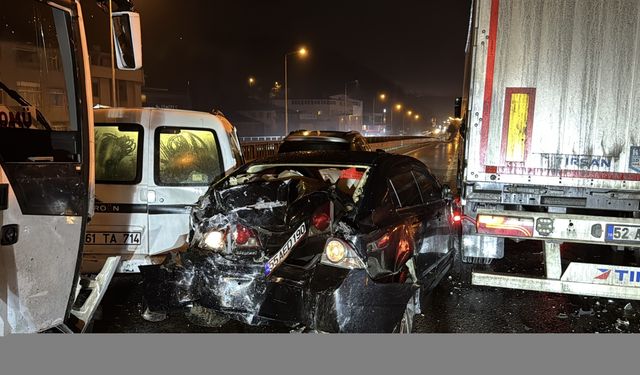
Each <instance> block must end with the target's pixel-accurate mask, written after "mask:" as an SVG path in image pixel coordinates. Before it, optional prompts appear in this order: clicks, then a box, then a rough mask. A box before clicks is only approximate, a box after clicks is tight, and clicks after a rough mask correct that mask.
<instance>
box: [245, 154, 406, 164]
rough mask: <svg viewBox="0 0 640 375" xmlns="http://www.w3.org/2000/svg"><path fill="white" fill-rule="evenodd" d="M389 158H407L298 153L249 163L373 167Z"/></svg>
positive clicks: (376, 155) (401, 156) (375, 155)
mask: <svg viewBox="0 0 640 375" xmlns="http://www.w3.org/2000/svg"><path fill="white" fill-rule="evenodd" d="M391 158H399V159H400V158H407V159H413V158H411V157H408V156H404V155H395V154H389V153H386V152H371V151H298V152H287V153H283V154H277V155H275V156H271V157H268V158H265V159H260V160H256V161H253V162H252V163H250V164H251V165H256V164H304V163H327V164H362V165H374V164H378V163H380V162H382V161H384V160H387V159H391Z"/></svg>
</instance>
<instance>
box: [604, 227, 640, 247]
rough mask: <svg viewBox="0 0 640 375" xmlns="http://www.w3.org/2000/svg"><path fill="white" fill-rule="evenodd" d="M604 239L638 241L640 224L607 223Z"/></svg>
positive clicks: (609, 240) (639, 238) (639, 239)
mask: <svg viewBox="0 0 640 375" xmlns="http://www.w3.org/2000/svg"><path fill="white" fill-rule="evenodd" d="M604 238H605V240H606V241H608V242H614V241H615V242H638V243H640V226H635V225H618V224H607V232H606V233H605V237H604Z"/></svg>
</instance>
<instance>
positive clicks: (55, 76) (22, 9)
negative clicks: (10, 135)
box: [0, 1, 78, 131]
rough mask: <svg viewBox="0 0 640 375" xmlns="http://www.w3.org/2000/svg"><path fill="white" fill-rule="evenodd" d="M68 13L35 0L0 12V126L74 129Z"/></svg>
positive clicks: (35, 128) (59, 129)
mask: <svg viewBox="0 0 640 375" xmlns="http://www.w3.org/2000/svg"><path fill="white" fill-rule="evenodd" d="M16 14H19V15H21V16H19V17H17V16H16ZM69 18H70V17H69V16H68V14H66V13H65V12H64V11H62V10H59V9H57V8H53V7H51V6H49V5H46V4H44V3H41V2H37V1H19V2H13V3H12V12H11V14H9V13H5V14H3V15H2V16H0V72H1V73H0V81H2V83H3V84H2V85H0V129H3V130H4V129H7V128H22V129H30V130H49V128H50V129H51V130H53V131H77V130H78V126H77V118H76V116H75V110H76V103H75V102H76V100H75V96H76V95H75V92H74V87H75V85H74V83H73V79H74V75H73V74H74V72H73V69H71V66H72V59H73V57H72V52H71V51H72V50H71V46H70V43H69V39H70V36H69V34H70V33H71V30H70V21H69Z"/></svg>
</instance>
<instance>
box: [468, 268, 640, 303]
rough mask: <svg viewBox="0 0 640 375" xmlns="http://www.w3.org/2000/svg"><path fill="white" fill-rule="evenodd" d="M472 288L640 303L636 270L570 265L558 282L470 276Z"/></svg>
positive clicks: (639, 272) (638, 270)
mask: <svg viewBox="0 0 640 375" xmlns="http://www.w3.org/2000/svg"><path fill="white" fill-rule="evenodd" d="M471 283H472V284H473V285H481V286H491V287H496V288H509V289H521V290H531V291H538V292H550V293H560V294H576V295H584V296H592V297H605V298H620V299H632V300H640V268H638V267H622V266H611V265H601V264H590V263H577V262H573V263H570V264H569V266H568V268H567V269H566V271H565V272H564V274H562V277H561V278H560V279H553V278H546V279H543V278H535V277H523V276H511V275H505V274H498V273H491V272H474V273H473V274H472V278H471Z"/></svg>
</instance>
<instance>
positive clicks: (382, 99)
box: [371, 93, 387, 125]
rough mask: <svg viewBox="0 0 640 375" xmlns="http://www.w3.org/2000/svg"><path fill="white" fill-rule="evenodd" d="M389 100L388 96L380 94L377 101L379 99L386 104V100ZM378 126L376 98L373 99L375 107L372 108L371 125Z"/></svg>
mask: <svg viewBox="0 0 640 375" xmlns="http://www.w3.org/2000/svg"><path fill="white" fill-rule="evenodd" d="M386 98H387V94H384V93H382V94H379V95H378V97H377V99H379V100H380V101H381V102H384V100H385V99H386ZM375 124H376V98H375V97H374V98H373V105H372V106H371V125H375Z"/></svg>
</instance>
